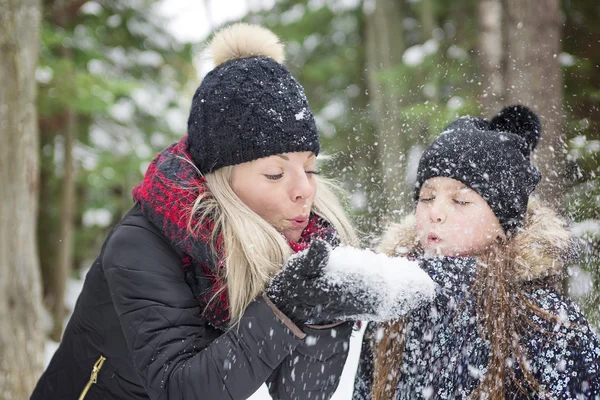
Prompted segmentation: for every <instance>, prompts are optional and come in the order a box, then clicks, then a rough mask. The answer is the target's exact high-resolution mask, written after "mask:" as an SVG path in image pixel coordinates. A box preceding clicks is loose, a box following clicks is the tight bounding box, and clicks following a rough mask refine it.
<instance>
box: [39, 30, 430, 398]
mask: <svg viewBox="0 0 600 400" xmlns="http://www.w3.org/2000/svg"><path fill="white" fill-rule="evenodd" d="M211 49H212V51H213V56H214V58H215V64H216V67H215V69H214V70H213V71H211V72H210V73H209V74H208V75H207V76H206V77H205V79H204V80H203V82H202V84H201V85H200V87H199V88H198V89H197V91H196V93H195V95H194V98H193V101H192V107H191V112H190V116H189V120H188V135H187V136H186V137H184V138H183V139H182V140H181V141H179V142H177V143H175V144H174V145H172V146H170V147H169V148H167V149H166V150H165V151H163V152H161V153H160V154H159V155H158V156H157V157H156V158H155V159H154V160H153V162H152V163H151V165H150V166H149V168H148V170H147V172H146V174H145V177H144V180H143V182H142V183H141V184H140V185H138V186H137V187H136V188H135V189H134V191H133V198H134V200H135V206H134V207H133V208H132V210H131V211H130V212H129V213H128V214H127V215H126V216H125V217H124V218H123V219H122V220H121V222H120V223H119V224H118V225H117V226H116V227H115V228H114V229H113V231H112V232H111V233H110V235H109V236H108V238H107V239H106V242H105V243H104V245H103V247H102V250H101V253H100V255H99V257H98V258H97V260H96V261H95V263H94V264H93V266H92V268H91V269H90V271H89V273H88V274H87V276H86V280H85V284H84V287H83V291H82V293H81V295H80V296H79V299H78V301H77V305H76V307H75V310H74V313H73V316H72V317H71V319H70V321H69V324H68V325H67V327H66V331H65V334H64V337H63V340H62V342H61V344H60V346H59V348H58V350H57V352H56V354H55V355H54V357H53V359H52V361H51V362H50V365H49V366H48V368H47V370H46V371H45V372H44V374H43V376H42V377H41V378H40V381H39V382H38V385H37V387H36V389H35V391H34V393H33V395H32V399H75V398H79V399H84V398H85V399H86V400H90V399H183V398H185V399H200V398H202V399H246V398H248V397H249V396H250V395H251V394H252V393H253V392H255V391H256V390H257V389H258V388H259V386H261V385H262V384H263V383H265V382H266V383H267V384H268V386H269V391H270V393H271V395H272V396H273V397H274V398H276V399H308V398H311V399H325V398H329V397H330V396H331V395H332V393H333V391H334V390H335V388H336V386H337V384H338V381H339V378H340V374H341V370H342V367H343V364H344V362H345V359H346V355H347V348H348V346H347V344H348V338H349V335H350V333H351V330H352V324H351V323H349V322H343V321H344V320H356V319H358V317H359V316H361V317H364V316H367V317H373V318H374V319H379V320H381V318H377V315H376V314H377V312H378V311H377V310H378V309H377V306H378V305H380V304H381V301H379V300H380V299H379V298H378V295H377V293H371V292H373V291H368V290H366V288H365V286H364V285H363V284H361V282H357V283H356V284H355V285H340V284H335V283H331V282H328V281H327V280H326V279H324V276H325V273H324V269H325V267H326V266H327V265H328V258H329V254H330V252H331V251H332V250H331V248H332V247H335V246H337V245H338V244H340V243H342V244H353V243H355V242H356V238H355V234H354V232H353V230H352V227H351V225H350V223H349V222H348V220H347V219H346V217H345V216H344V213H343V211H342V209H341V207H340V205H339V203H338V201H337V200H336V198H335V196H334V195H333V193H332V191H331V190H330V189H329V187H328V186H327V185H326V184H325V183H324V181H322V180H320V179H319V178H318V176H317V175H318V171H317V170H316V156H317V155H318V153H319V137H318V134H317V130H316V126H315V121H314V118H313V116H312V113H311V110H310V108H309V106H308V103H307V100H306V97H305V95H304V92H303V89H302V87H301V86H300V85H299V84H298V83H297V82H296V80H295V79H294V78H293V77H292V76H291V75H290V73H289V71H288V70H287V69H286V68H285V67H284V66H283V65H282V64H281V62H282V61H283V46H282V45H281V44H280V43H279V41H278V39H277V37H275V36H274V35H273V34H272V33H271V32H270V31H267V30H265V29H263V28H260V27H257V26H250V25H243V24H239V25H234V26H232V27H229V28H227V29H224V30H223V31H221V32H219V33H218V34H217V35H216V36H215V38H214V40H213V42H212V44H211ZM291 253H297V254H296V255H295V256H294V257H291V258H289V260H288V257H289V256H290V254H291ZM282 266H284V267H283V268H282ZM365 267H368V265H365V266H364V267H363V269H364V268H365ZM423 274H424V273H423ZM424 275H425V274H424ZM425 277H426V275H425ZM427 279H428V278H427ZM399 315H401V314H396V315H395V317H398V316H399ZM392 317H393V316H392Z"/></svg>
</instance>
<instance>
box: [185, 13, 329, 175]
mask: <svg viewBox="0 0 600 400" xmlns="http://www.w3.org/2000/svg"><path fill="white" fill-rule="evenodd" d="M210 48H211V51H212V54H213V59H214V62H215V65H216V67H215V68H214V69H213V70H212V71H210V72H209V73H208V74H207V75H206V77H205V78H204V80H203V81H202V83H201V84H200V86H199V87H198V89H197V90H196V93H195V94H194V97H193V100H192V106H191V110H190V115H189V118H188V138H187V147H188V151H189V153H190V154H191V157H192V160H193V162H194V164H195V165H196V167H197V168H198V169H199V170H200V172H201V173H207V172H212V171H215V170H217V169H219V168H222V167H225V166H228V165H236V164H240V163H244V162H247V161H252V160H255V159H258V158H262V157H267V156H271V155H275V154H281V153H288V152H298V151H311V152H313V153H315V154H318V153H319V135H318V132H317V127H316V124H315V120H314V118H313V114H312V112H311V110H310V108H309V106H308V101H307V99H306V96H305V94H304V89H303V88H302V86H300V84H299V83H298V82H297V81H296V80H295V79H294V77H292V75H291V74H290V72H289V71H288V70H287V68H286V67H285V66H284V65H283V64H282V63H283V62H284V47H283V45H282V44H281V43H280V41H279V39H278V38H277V36H276V35H275V34H273V32H271V31H269V30H267V29H265V28H263V27H261V26H258V25H249V24H243V23H240V24H235V25H232V26H229V27H227V28H225V29H223V30H221V31H219V32H217V33H216V34H215V36H214V39H213V40H212V42H211V45H210Z"/></svg>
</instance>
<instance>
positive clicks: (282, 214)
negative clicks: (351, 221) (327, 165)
mask: <svg viewBox="0 0 600 400" xmlns="http://www.w3.org/2000/svg"><path fill="white" fill-rule="evenodd" d="M315 159H316V157H315V155H314V154H313V153H312V152H308V151H307V152H297V153H283V154H278V155H275V156H270V157H265V158H260V159H258V160H254V161H250V162H247V163H243V164H238V165H235V166H234V167H233V168H232V171H231V186H232V188H233V191H234V192H235V194H237V196H238V197H239V198H240V199H241V200H242V201H243V202H244V204H246V205H247V206H248V207H250V209H251V210H252V211H254V212H255V213H257V214H258V215H259V216H261V217H262V218H263V219H264V220H266V221H267V222H269V223H270V224H271V225H273V226H274V227H275V228H276V229H277V230H278V231H279V232H281V233H282V234H283V235H284V236H285V237H286V239H288V240H291V241H298V240H299V239H300V235H301V234H302V231H303V230H304V228H306V225H307V224H308V216H309V214H310V211H311V207H312V204H313V201H314V199H315V194H316V191H317V183H316V180H315V178H314V174H315V173H317V172H315Z"/></svg>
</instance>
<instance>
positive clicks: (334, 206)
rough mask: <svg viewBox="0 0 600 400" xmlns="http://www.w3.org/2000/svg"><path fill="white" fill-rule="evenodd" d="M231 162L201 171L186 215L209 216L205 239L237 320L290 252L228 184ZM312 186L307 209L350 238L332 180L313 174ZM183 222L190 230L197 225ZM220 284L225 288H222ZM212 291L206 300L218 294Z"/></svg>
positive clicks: (349, 226) (346, 240)
mask: <svg viewBox="0 0 600 400" xmlns="http://www.w3.org/2000/svg"><path fill="white" fill-rule="evenodd" d="M232 168H233V167H231V166H229V167H224V168H220V169H218V170H216V171H214V172H211V173H208V174H206V175H205V178H206V187H207V189H208V190H205V191H203V193H201V194H200V195H199V196H198V198H197V199H196V201H195V202H194V205H193V207H192V211H191V215H192V216H195V215H197V216H199V217H200V218H199V221H203V220H210V221H213V222H214V224H215V225H214V229H213V232H212V238H211V245H212V248H213V251H214V252H215V254H216V255H217V258H218V257H220V256H221V255H223V256H224V259H223V260H221V261H222V262H224V264H225V268H223V269H220V270H221V271H222V273H223V276H222V277H223V278H224V280H225V282H226V283H227V290H228V298H229V312H230V316H231V322H230V324H231V325H234V324H235V323H237V322H239V320H240V319H241V317H242V315H243V314H244V311H245V310H246V308H247V307H248V305H249V304H250V303H251V302H252V301H253V300H254V299H255V298H256V297H257V296H258V295H260V294H261V293H262V292H263V291H264V290H265V288H266V286H267V284H268V282H269V281H270V279H271V278H272V277H273V276H274V275H275V274H276V273H277V272H278V271H279V270H280V269H281V267H282V266H283V264H284V263H285V261H286V260H287V259H288V257H289V256H290V252H291V249H290V246H289V244H288V242H287V241H286V239H285V238H284V237H283V235H282V234H281V233H280V232H279V231H277V229H275V228H274V227H273V226H272V225H271V224H270V223H268V222H267V221H265V220H264V219H263V218H261V217H260V216H259V215H258V214H256V213H255V212H254V211H252V210H251V209H250V208H249V207H248V206H247V205H246V204H245V203H244V202H242V201H241V200H240V198H239V197H238V196H237V195H236V194H235V192H234V191H233V188H232V187H231V170H232ZM314 179H315V180H316V182H317V191H316V195H315V200H314V203H313V209H312V211H313V212H314V213H316V214H317V215H319V216H321V217H322V218H324V219H325V220H327V221H328V222H330V223H331V224H332V225H333V227H334V228H335V229H336V230H337V232H338V235H339V238H340V240H341V242H342V243H343V244H356V243H357V242H358V239H357V237H356V233H355V231H354V228H353V227H352V224H351V223H350V221H349V220H348V218H347V217H346V215H345V213H344V210H343V208H342V206H341V204H340V202H339V201H338V198H337V197H336V194H335V192H336V191H339V190H341V189H339V187H338V186H336V185H335V184H334V183H333V182H331V181H328V180H325V179H323V178H320V177H318V176H315V177H314ZM188 228H189V230H190V232H191V233H192V234H194V233H195V232H196V231H197V229H198V227H197V226H196V227H194V226H191V218H190V224H189V225H188ZM219 235H222V238H223V242H222V245H223V252H222V254H219V252H218V251H217V249H216V241H217V237H218V236H219ZM221 290H225V288H222V289H221ZM219 293H220V292H218V293H216V294H215V295H214V296H213V298H212V299H211V301H212V300H213V299H214V298H215V297H217V296H218V295H219Z"/></svg>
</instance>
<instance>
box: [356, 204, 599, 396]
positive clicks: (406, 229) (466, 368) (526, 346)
mask: <svg viewBox="0 0 600 400" xmlns="http://www.w3.org/2000/svg"><path fill="white" fill-rule="evenodd" d="M527 214H528V215H527V217H526V223H525V225H526V226H525V227H524V230H523V231H522V232H521V233H519V235H518V236H516V237H514V238H513V239H512V240H513V245H515V246H518V252H517V254H518V256H517V257H516V260H515V262H517V263H518V265H519V266H520V267H521V268H520V269H519V272H518V277H517V278H518V279H519V281H520V282H522V284H523V285H524V287H526V288H528V289H526V291H525V292H526V296H528V297H529V300H531V301H532V302H533V303H534V304H535V305H537V306H539V308H541V309H542V310H544V311H546V312H548V313H551V314H552V315H554V316H557V317H558V318H557V321H558V322H556V321H555V322H549V321H547V320H546V319H542V318H540V317H539V316H538V315H536V314H534V313H533V312H531V319H532V321H533V322H534V323H535V324H534V325H537V327H541V328H542V329H538V328H531V329H527V330H524V332H522V333H521V337H520V340H521V342H520V343H521V346H522V349H523V350H524V351H525V354H526V356H527V359H528V361H529V363H530V366H531V371H532V372H533V374H534V376H535V378H536V379H537V381H538V382H539V383H540V384H541V389H542V390H540V391H538V392H536V393H533V392H532V393H530V394H528V395H525V394H524V393H522V392H520V391H519V390H518V389H517V388H516V387H514V386H515V385H514V384H513V383H511V382H509V381H507V382H506V386H505V393H506V398H507V399H521V398H552V399H555V398H556V399H600V341H599V340H598V337H597V336H596V334H595V333H594V332H593V331H592V329H591V327H590V325H589V323H588V322H587V320H586V318H585V317H584V316H583V314H582V313H581V311H580V310H579V309H578V307H577V306H576V305H575V304H573V303H572V302H571V301H569V300H568V299H566V298H564V297H562V296H561V295H559V294H558V293H557V292H555V291H554V290H553V289H551V288H549V287H547V286H546V287H543V286H540V285H536V284H535V283H537V282H544V279H546V278H548V277H551V276H553V275H558V274H560V271H561V270H562V268H563V265H562V263H561V262H560V261H559V260H558V259H557V254H558V253H559V252H560V251H561V250H564V249H565V248H566V247H568V246H569V241H570V237H569V233H568V231H567V230H566V229H565V228H564V226H563V224H562V223H561V220H560V219H559V218H558V217H557V216H556V215H555V214H554V213H553V212H552V211H550V210H549V209H547V208H544V207H541V206H540V205H538V204H537V203H536V202H532V204H531V205H530V207H529V210H528V213H527ZM415 240H416V235H415V224H414V218H410V219H408V220H406V221H405V222H404V223H402V224H398V225H395V226H392V227H391V228H390V229H389V230H388V231H387V233H386V235H385V236H384V239H383V241H382V244H381V248H380V249H381V251H383V252H386V253H388V254H398V253H401V252H404V251H406V249H407V248H412V247H414V244H415V243H416V242H415ZM423 265H424V268H425V269H426V270H427V271H428V273H429V274H430V275H431V277H432V278H433V279H434V281H436V283H438V285H439V290H438V296H437V298H436V299H435V301H434V302H433V304H430V305H428V306H425V307H423V308H421V309H419V310H416V311H415V312H413V314H412V315H411V316H410V318H409V319H408V321H407V322H406V334H405V335H406V336H405V345H404V353H403V358H402V363H401V365H398V368H400V376H399V382H398V385H397V388H396V395H395V399H397V400H399V399H430V398H434V399H463V398H467V397H469V395H470V394H471V393H472V392H473V390H474V389H476V388H477V387H478V385H479V383H480V382H481V379H482V378H483V377H484V376H485V373H486V368H487V364H488V357H489V352H490V349H489V343H488V342H487V341H486V340H485V338H484V336H483V335H482V331H481V327H480V325H481V324H480V323H478V319H479V318H480V316H478V315H477V312H476V304H475V303H476V300H475V299H474V298H473V297H474V296H468V294H469V289H470V288H471V287H472V285H473V283H474V279H475V275H476V266H475V263H474V262H473V260H472V259H471V260H469V259H454V260H453V261H452V262H451V263H450V260H449V259H444V260H441V259H440V260H438V261H437V262H428V263H424V264H423ZM459 305H460V306H459ZM377 331H378V326H376V325H374V324H370V325H369V326H368V327H367V330H366V332H365V336H364V339H363V345H362V351H361V356H360V362H359V367H358V371H357V375H356V380H355V388H354V396H353V400H371V389H372V384H373V365H374V360H373V344H374V342H375V337H377V336H378V335H377ZM543 331H546V332H550V334H548V333H545V332H543ZM513 365H514V372H515V376H517V377H522V376H523V374H522V371H521V370H520V369H519V365H518V363H516V362H515V363H513ZM522 381H523V382H524V380H522Z"/></svg>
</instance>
